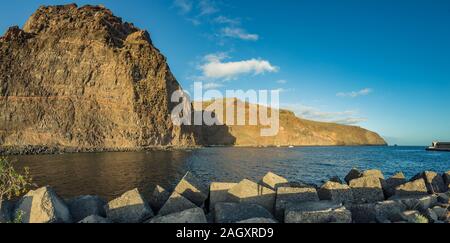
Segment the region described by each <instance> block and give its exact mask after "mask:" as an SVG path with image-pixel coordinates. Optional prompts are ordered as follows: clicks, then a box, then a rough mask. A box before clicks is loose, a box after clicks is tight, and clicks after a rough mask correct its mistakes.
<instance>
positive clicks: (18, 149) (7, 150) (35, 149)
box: [0, 146, 201, 156]
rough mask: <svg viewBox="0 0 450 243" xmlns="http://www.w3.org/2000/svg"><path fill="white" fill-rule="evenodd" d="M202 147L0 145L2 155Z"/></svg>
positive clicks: (0, 154) (194, 147)
mask: <svg viewBox="0 0 450 243" xmlns="http://www.w3.org/2000/svg"><path fill="white" fill-rule="evenodd" d="M197 148H201V147H200V146H184V147H173V146H155V147H143V148H128V149H127V148H79V147H49V146H14V147H4V146H3V147H2V146H0V156H14V155H51V154H72V153H106V152H108V153H109V152H143V151H172V150H191V149H197Z"/></svg>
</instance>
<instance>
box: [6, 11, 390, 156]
mask: <svg viewBox="0 0 450 243" xmlns="http://www.w3.org/2000/svg"><path fill="white" fill-rule="evenodd" d="M0 63H1V65H0V153H5V152H8V151H19V153H22V152H25V153H44V152H53V151H60V150H63V151H70V152H72V151H73V152H80V151H87V152H90V151H116V150H117V151H126V150H140V149H146V148H161V147H192V146H202V145H236V146H278V145H281V146H283V145H383V144H385V142H384V140H383V139H382V138H381V137H379V136H378V135H377V134H375V133H373V132H370V131H367V130H364V129H362V128H359V127H350V126H342V125H337V124H327V123H319V122H313V121H307V120H303V119H299V118H297V117H295V115H294V114H293V113H292V112H288V111H282V112H281V131H280V133H279V134H278V135H277V136H274V137H260V136H259V132H260V127H257V126H256V127H255V126H242V127H239V126H227V124H221V125H218V126H213V127H207V126H201V127H195V126H181V127H179V126H175V125H174V124H173V123H172V120H171V111H172V110H173V108H174V107H175V106H177V105H178V104H177V103H171V102H170V98H171V95H172V94H173V92H175V91H178V90H182V88H181V86H180V85H179V83H178V82H177V80H176V78H175V77H174V75H173V74H172V73H171V71H170V68H169V66H168V64H167V61H166V58H165V57H164V56H163V55H162V54H161V53H160V51H159V50H158V49H157V48H156V47H155V46H154V45H153V43H152V41H151V39H150V35H149V33H148V32H147V31H143V30H140V29H138V28H136V27H135V26H134V25H133V24H131V23H127V22H124V21H122V19H121V18H119V17H116V16H114V15H113V13H112V12H111V11H110V10H108V9H106V8H104V7H102V6H90V5H86V6H83V7H78V6H77V5H75V4H70V5H59V6H43V7H40V8H39V9H38V10H37V11H36V12H35V13H34V14H33V15H32V16H31V17H30V18H29V19H28V21H27V22H26V24H25V25H24V27H23V28H22V29H21V28H19V27H11V28H9V29H8V31H7V32H6V33H5V35H4V36H2V37H0ZM14 153H15V152H14Z"/></svg>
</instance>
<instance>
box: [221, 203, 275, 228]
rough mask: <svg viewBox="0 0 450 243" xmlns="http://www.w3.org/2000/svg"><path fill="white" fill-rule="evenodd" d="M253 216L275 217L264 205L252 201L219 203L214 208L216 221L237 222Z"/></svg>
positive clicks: (223, 222) (224, 222)
mask: <svg viewBox="0 0 450 243" xmlns="http://www.w3.org/2000/svg"><path fill="white" fill-rule="evenodd" d="M252 218H268V219H273V216H272V214H271V213H270V212H269V211H268V210H267V209H265V208H264V207H262V206H260V205H257V204H251V203H217V204H216V207H215V209H214V221H215V222H216V223H221V224H226V223H236V222H240V221H243V220H248V219H252Z"/></svg>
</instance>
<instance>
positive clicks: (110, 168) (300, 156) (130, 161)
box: [13, 147, 450, 199]
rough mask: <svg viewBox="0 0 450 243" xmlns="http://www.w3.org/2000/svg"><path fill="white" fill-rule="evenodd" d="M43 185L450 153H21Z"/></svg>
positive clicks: (170, 183) (88, 189)
mask: <svg viewBox="0 0 450 243" xmlns="http://www.w3.org/2000/svg"><path fill="white" fill-rule="evenodd" d="M13 158H14V159H15V160H16V161H17V166H27V167H29V168H30V171H31V174H32V175H33V177H34V181H35V183H36V184H38V185H39V186H44V185H50V186H52V187H53V188H55V190H56V191H57V192H58V193H59V194H60V195H61V196H63V197H66V198H69V197H73V196H79V195H86V194H95V195H100V196H103V197H105V198H107V199H111V198H114V197H116V196H118V195H120V194H122V193H123V192H125V191H128V190H130V189H133V188H136V187H137V188H139V189H140V190H141V191H142V192H143V193H144V194H146V195H149V194H150V193H151V190H153V188H154V186H155V185H156V184H159V185H161V186H163V187H166V188H167V189H173V187H174V186H175V185H176V183H177V181H178V180H179V179H180V178H181V177H183V175H184V174H185V173H186V171H191V172H193V173H194V174H196V175H197V176H198V177H199V178H200V179H202V180H203V181H205V182H210V181H221V182H238V181H240V180H241V179H244V178H248V179H252V180H259V179H260V178H261V177H262V176H264V174H266V173H267V172H268V171H273V172H275V173H278V174H280V175H282V176H285V177H286V178H288V179H290V180H293V181H298V180H301V181H305V182H309V183H316V184H320V183H321V182H322V181H323V180H326V179H328V178H330V177H332V176H336V175H337V176H340V177H341V178H343V177H344V176H345V175H346V174H347V172H348V171H349V170H350V169H351V168H353V167H357V168H360V169H371V168H376V169H381V170H382V171H383V172H384V173H385V176H390V175H393V174H394V173H395V172H397V171H403V172H404V173H405V175H406V176H408V177H411V176H413V175H414V174H416V173H418V172H421V171H424V170H433V171H437V172H439V173H441V172H444V171H448V170H450V153H448V152H447V153H446V152H427V151H425V147H302V148H292V149H290V148H204V149H198V150H192V151H155V152H130V153H93V154H63V155H38V156H16V157H13Z"/></svg>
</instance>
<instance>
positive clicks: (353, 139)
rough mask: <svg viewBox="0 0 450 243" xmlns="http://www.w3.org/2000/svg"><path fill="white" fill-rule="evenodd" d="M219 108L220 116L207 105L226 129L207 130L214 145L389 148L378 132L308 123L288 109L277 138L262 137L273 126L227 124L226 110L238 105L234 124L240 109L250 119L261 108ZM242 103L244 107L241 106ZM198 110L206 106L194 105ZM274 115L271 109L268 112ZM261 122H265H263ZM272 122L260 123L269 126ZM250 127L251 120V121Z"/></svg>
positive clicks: (205, 134)
mask: <svg viewBox="0 0 450 243" xmlns="http://www.w3.org/2000/svg"><path fill="white" fill-rule="evenodd" d="M218 102H219V104H220V105H219V107H220V106H222V107H223V108H224V111H223V114H220V113H219V114H217V112H215V111H214V110H211V109H209V108H208V107H211V105H212V102H211V101H207V102H203V109H202V110H203V111H204V112H214V115H215V117H216V120H217V121H218V123H219V124H220V125H222V126H220V125H219V126H217V127H215V128H208V127H205V128H204V129H203V134H202V135H203V139H204V140H205V141H207V143H208V144H210V145H235V146H249V147H259V146H263V147H264V146H360V145H386V141H385V140H384V139H383V138H382V137H381V136H380V135H378V134H377V133H375V132H372V131H369V130H366V129H364V128H361V127H357V126H347V125H340V124H335V123H325V122H317V121H310V120H305V119H301V118H299V117H297V116H296V115H295V114H294V113H293V112H291V111H288V110H279V114H280V126H279V133H278V134H277V135H276V136H270V137H264V136H261V129H263V128H268V127H269V126H263V125H258V126H250V125H246V126H236V125H229V124H227V120H228V119H227V116H226V108H227V107H229V106H234V107H235V108H234V109H235V113H234V119H233V120H234V121H235V122H236V121H237V118H236V117H237V114H238V108H237V107H239V106H241V105H242V106H244V107H245V115H246V117H248V116H249V113H250V112H249V111H250V109H251V108H253V109H255V110H260V108H261V106H260V105H255V104H249V103H247V102H243V101H241V100H239V99H224V100H219V101H218ZM239 103H240V104H239ZM194 107H202V106H201V105H198V106H196V105H194ZM268 111H269V112H268V114H269V116H270V114H271V109H268ZM260 121H261V120H260ZM267 122H268V121H264V122H263V123H261V122H259V124H268V123H267ZM247 124H248V118H247Z"/></svg>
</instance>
